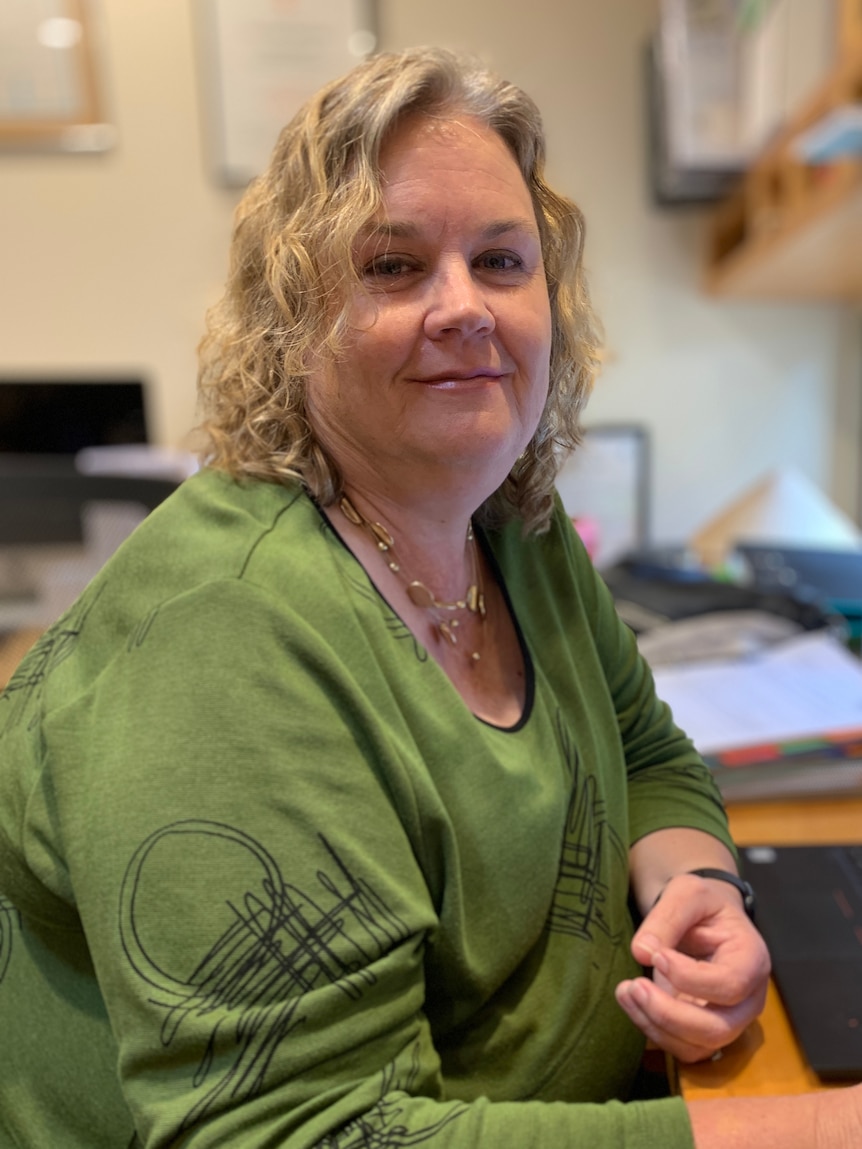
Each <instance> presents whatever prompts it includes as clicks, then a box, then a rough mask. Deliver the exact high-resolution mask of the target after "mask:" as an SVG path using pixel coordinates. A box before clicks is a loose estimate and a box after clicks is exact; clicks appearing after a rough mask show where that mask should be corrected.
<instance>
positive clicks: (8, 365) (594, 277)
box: [0, 0, 862, 541]
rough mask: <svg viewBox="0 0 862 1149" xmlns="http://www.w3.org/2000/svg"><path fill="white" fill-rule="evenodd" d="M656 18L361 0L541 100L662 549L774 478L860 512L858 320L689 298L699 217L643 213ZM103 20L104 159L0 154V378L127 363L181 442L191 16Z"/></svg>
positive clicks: (618, 5) (496, 4) (552, 8)
mask: <svg viewBox="0 0 862 1149" xmlns="http://www.w3.org/2000/svg"><path fill="white" fill-rule="evenodd" d="M202 2H205V0H202ZM656 8H657V0H603V2H602V3H601V4H596V3H593V2H591V0H532V2H531V3H530V4H529V5H526V6H525V5H524V4H523V2H522V0H517V2H516V0H472V2H471V3H469V4H467V3H464V0H435V3H434V4H433V5H430V4H420V3H414V2H410V0H378V11H379V21H380V30H381V37H382V45H383V46H384V47H387V48H399V47H402V46H406V45H410V44H418V43H429V42H438V43H444V44H448V45H451V46H455V47H462V48H467V49H469V50H471V51H474V52H477V53H479V54H480V55H482V56H483V57H484V58H485V59H487V60H488V61H489V62H491V63H492V64H493V65H494V66H495V67H497V68H498V69H499V70H501V71H503V72H505V73H507V74H508V75H509V76H510V77H511V78H512V79H514V80H516V81H517V82H519V83H521V84H522V85H523V86H524V87H525V88H527V90H528V91H530V92H531V93H532V94H533V95H534V96H535V98H536V99H537V101H538V103H539V104H540V106H541V107H542V109H543V111H544V113H545V117H546V125H547V132H548V139H549V154H550V175H551V178H552V180H553V181H554V182H555V183H556V184H558V185H559V186H561V187H562V188H563V189H564V190H565V191H566V192H568V193H569V194H570V195H572V196H574V197H575V198H576V199H577V200H578V201H579V202H580V203H581V205H582V206H583V208H584V210H585V212H586V216H587V220H588V228H589V238H588V248H587V259H588V265H589V269H590V274H591V281H592V284H593V290H594V295H595V298H596V302H597V304H598V307H599V310H600V312H601V314H602V316H603V318H604V321H605V327H606V331H607V337H608V344H609V351H610V357H609V363H608V366H607V368H606V370H605V372H604V374H603V376H602V379H601V380H600V382H599V384H598V387H597V390H596V393H595V395H594V398H593V400H592V402H591V405H590V409H589V412H588V415H589V418H590V419H591V420H592V421H603V420H607V419H625V420H639V421H643V422H645V423H646V424H647V425H648V426H649V427H650V429H651V431H652V435H653V442H654V452H655V461H654V477H655V499H654V513H653V530H654V535H655V536H656V538H657V539H659V540H662V541H664V540H671V539H679V538H682V537H685V536H686V535H687V534H689V533H690V532H691V530H692V529H693V528H694V527H695V526H697V525H698V524H699V523H700V522H702V521H703V519H704V518H705V517H706V516H707V515H709V514H711V513H712V512H713V511H714V510H716V509H717V508H719V507H720V506H722V505H723V504H724V503H725V502H726V501H728V500H729V499H730V498H731V497H732V496H733V495H734V494H736V493H737V492H738V491H739V490H741V489H742V488H743V487H745V486H747V485H748V484H749V483H751V482H752V481H754V479H755V478H757V477H758V476H759V475H760V474H761V473H762V472H763V471H764V470H766V469H768V468H771V467H774V466H778V465H792V466H795V467H797V468H799V469H800V470H801V471H803V472H804V473H805V474H807V475H808V476H809V477H810V478H811V479H813V480H814V481H815V482H816V483H818V484H819V485H820V486H821V487H823V489H825V490H826V491H827V492H828V493H830V494H831V495H832V497H833V498H834V499H835V500H836V501H837V502H838V503H839V505H841V506H843V507H844V508H845V509H846V510H849V511H850V512H851V513H853V514H856V515H857V516H858V514H859V508H858V506H857V502H856V500H857V487H858V470H857V467H858V422H859V412H858V406H859V404H858V399H857V396H858V383H857V379H858V376H859V374H860V373H862V365H860V352H859V331H858V328H859V323H858V316H856V315H854V314H852V313H850V312H849V311H847V310H846V309H842V308H837V307H825V306H796V305H786V304H783V305H774V306H773V305H768V304H760V303H756V304H752V303H735V302H727V301H714V300H710V299H706V298H704V297H703V296H702V295H701V294H700V293H699V266H700V261H701V249H702V246H703V242H704V218H703V216H702V214H701V213H700V212H692V211H688V212H682V213H679V212H676V213H672V214H668V213H660V212H657V211H656V210H654V209H653V208H652V207H651V205H650V202H649V195H648V189H647V187H646V181H645V175H644V172H645V136H644V123H645V111H644V99H643V51H644V46H645V43H646V40H647V38H648V35H649V32H650V30H651V28H652V27H653V24H654V20H655V13H656ZM98 9H99V10H100V11H101V13H102V21H101V23H102V26H103V35H104V53H103V56H104V62H105V76H106V80H107V84H108V94H109V103H110V110H111V113H112V119H113V120H114V122H115V123H116V125H117V128H118V131H119V142H118V146H117V148H116V149H115V150H114V151H112V152H111V153H108V154H106V155H103V156H63V157H59V156H50V155H38V156H21V155H17V156H8V155H7V156H3V157H0V251H2V253H3V267H4V275H3V276H2V277H0V370H3V371H7V372H8V371H12V370H17V369H22V368H33V369H36V368H42V369H51V368H54V369H58V370H60V369H67V368H71V369H78V368H81V369H83V368H94V367H96V368H98V367H104V368H106V369H108V368H123V369H129V368H132V369H136V368H140V369H142V370H144V371H146V372H147V374H149V375H150V376H151V377H152V379H153V380H154V382H155V385H156V395H157V403H156V410H155V416H156V426H157V431H158V435H159V437H160V439H161V440H162V441H164V442H167V443H178V442H181V441H182V440H183V438H184V436H185V435H186V433H187V432H188V430H189V428H190V427H191V426H192V424H193V422H194V375H195V366H194V347H195V344H196V343H197V340H198V338H199V337H200V334H201V331H202V316H203V311H204V309H205V307H206V305H207V304H208V303H209V302H211V301H212V300H213V299H214V298H215V297H216V295H217V293H218V290H219V285H220V283H221V280H222V278H223V275H224V269H225V265H226V249H227V243H228V237H229V232H230V218H231V212H232V209H233V206H234V204H235V202H236V198H237V195H236V193H235V192H233V191H229V190H226V189H223V188H219V187H217V186H216V185H215V183H214V182H213V181H212V179H211V178H210V175H209V172H208V170H207V160H206V155H205V151H204V142H203V137H202V131H201V108H200V99H199V86H198V81H197V59H196V46H197V37H196V26H195V21H194V18H193V5H192V3H191V2H190V0H186V2H179V0H147V4H146V5H144V4H129V3H128V0H101V3H100V4H99V5H98Z"/></svg>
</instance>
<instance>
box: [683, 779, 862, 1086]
mask: <svg viewBox="0 0 862 1149" xmlns="http://www.w3.org/2000/svg"><path fill="white" fill-rule="evenodd" d="M728 815H729V817H730V828H731V831H732V833H733V836H734V839H735V840H736V843H737V845H739V846H753V845H760V844H765V845H772V846H778V845H790V846H801V845H810V844H815V843H827V844H828V843H829V842H862V797H859V798H856V797H853V798H835V799H813V798H808V799H805V800H800V801H787V802H763V803H751V804H748V805H740V806H731V807H729V809H728ZM677 1079H678V1085H679V1089H680V1091H681V1092H682V1094H683V1095H684V1096H685V1097H686V1098H687V1099H689V1100H690V1099H692V1098H703V1097H722V1096H723V1097H751V1096H766V1095H769V1096H775V1095H780V1094H788V1093H808V1092H810V1091H811V1090H813V1089H822V1088H823V1084H822V1083H821V1082H820V1080H819V1078H818V1077H817V1076H816V1075H815V1074H814V1073H812V1071H811V1070H810V1069H809V1068H808V1065H807V1064H806V1062H805V1059H804V1058H803V1056H802V1053H801V1051H800V1049H799V1045H798V1043H797V1041H796V1038H795V1037H794V1035H793V1031H792V1030H791V1028H790V1023H789V1022H788V1020H787V1015H786V1014H785V1012H784V1007H783V1005H782V1003H781V999H780V997H779V996H778V991H777V990H776V988H775V985H774V983H772V982H770V985H769V993H768V996H767V1000H766V1007H765V1009H764V1011H763V1014H762V1015H761V1017H760V1019H759V1020H758V1021H757V1022H755V1024H753V1025H751V1026H749V1028H748V1031H747V1032H746V1033H745V1034H743V1036H742V1037H741V1038H739V1040H738V1041H735V1042H734V1043H733V1045H731V1046H729V1047H728V1048H727V1049H726V1050H725V1051H724V1053H723V1054H722V1056H721V1058H720V1059H719V1060H718V1061H707V1062H702V1063H700V1064H698V1065H685V1066H683V1065H681V1066H679V1067H678V1069H677Z"/></svg>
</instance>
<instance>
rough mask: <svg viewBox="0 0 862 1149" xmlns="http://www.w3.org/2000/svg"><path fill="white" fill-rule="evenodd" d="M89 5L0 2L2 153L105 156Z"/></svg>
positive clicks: (107, 140)
mask: <svg viewBox="0 0 862 1149" xmlns="http://www.w3.org/2000/svg"><path fill="white" fill-rule="evenodd" d="M94 39H95V37H94V32H93V27H92V22H91V19H90V14H89V12H88V4H87V2H86V0H4V2H3V3H2V4H0V148H5V149H19V148H21V149H36V150H49V151H53V150H59V151H104V150H105V149H106V148H108V147H110V146H111V144H112V143H113V140H114V129H113V127H112V126H111V125H110V124H107V123H105V122H104V115H103V110H102V106H101V100H100V92H99V84H98V79H97V71H96V66H95V45H94Z"/></svg>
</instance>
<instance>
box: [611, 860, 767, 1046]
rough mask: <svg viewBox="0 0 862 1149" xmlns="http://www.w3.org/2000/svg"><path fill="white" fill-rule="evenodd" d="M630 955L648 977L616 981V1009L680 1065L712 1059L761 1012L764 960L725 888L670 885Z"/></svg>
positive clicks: (685, 879)
mask: <svg viewBox="0 0 862 1149" xmlns="http://www.w3.org/2000/svg"><path fill="white" fill-rule="evenodd" d="M632 953H633V954H634V956H635V958H636V959H637V960H638V961H639V962H640V963H641V965H644V966H651V967H652V969H653V977H652V979H649V978H647V977H637V978H633V979H631V980H629V981H623V982H620V984H619V985H618V986H617V989H616V998H617V1002H618V1003H619V1005H620V1006H621V1007H622V1009H624V1010H625V1012H626V1013H627V1014H628V1015H629V1017H630V1018H631V1019H632V1021H633V1022H634V1023H635V1025H636V1026H637V1027H638V1028H639V1029H640V1030H642V1031H643V1033H645V1034H646V1036H647V1037H648V1038H649V1039H650V1040H651V1041H653V1042H655V1044H656V1045H658V1046H660V1047H661V1048H662V1049H665V1050H667V1051H668V1052H669V1053H671V1054H673V1056H674V1057H676V1058H678V1059H679V1060H680V1061H702V1060H704V1059H705V1058H708V1057H711V1056H713V1055H714V1054H715V1053H716V1051H718V1050H720V1049H722V1048H723V1047H724V1046H726V1045H729V1044H730V1042H732V1041H733V1040H734V1039H735V1038H737V1037H739V1035H740V1034H741V1033H742V1032H743V1031H744V1030H745V1028H746V1026H747V1025H748V1024H749V1022H751V1021H753V1020H754V1018H755V1017H757V1015H758V1014H759V1013H760V1011H761V1010H762V1009H763V1004H764V1001H765V999H766V987H767V982H768V980H769V971H770V962H769V953H768V951H767V949H766V944H765V942H764V941H763V938H762V937H761V936H760V934H759V933H758V931H757V930H756V929H755V928H754V926H753V925H752V923H751V921H750V920H749V918H748V917H747V915H746V913H745V910H744V909H743V906H742V900H741V898H740V896H739V893H738V892H737V891H736V890H735V889H733V887H732V886H728V885H727V884H726V883H722V882H718V881H715V880H713V879H708V878H701V877H697V876H695V875H693V874H680V875H678V876H677V877H675V878H672V879H671V881H669V882H668V884H667V885H666V886H665V888H664V890H663V892H662V895H661V897H660V898H659V900H658V901H657V902H656V903H655V905H654V906H653V907H652V909H651V910H650V911H649V912H648V913H647V915H646V916H645V918H644V920H643V922H642V924H641V926H640V928H639V929H638V931H637V932H636V934H635V936H634V938H633V940H632Z"/></svg>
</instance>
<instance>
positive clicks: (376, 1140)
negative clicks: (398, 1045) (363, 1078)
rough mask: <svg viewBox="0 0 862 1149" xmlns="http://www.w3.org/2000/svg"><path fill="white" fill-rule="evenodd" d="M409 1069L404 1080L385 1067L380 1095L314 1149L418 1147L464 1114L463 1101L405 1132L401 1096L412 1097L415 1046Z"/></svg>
mask: <svg viewBox="0 0 862 1149" xmlns="http://www.w3.org/2000/svg"><path fill="white" fill-rule="evenodd" d="M411 1062H412V1063H411V1066H410V1069H409V1070H408V1072H407V1074H406V1077H401V1076H400V1075H399V1074H398V1073H397V1072H396V1069H395V1066H394V1065H391V1064H390V1065H387V1066H386V1068H385V1069H384V1070H383V1072H382V1074H381V1078H382V1081H381V1087H380V1096H379V1098H378V1100H377V1101H376V1102H375V1103H374V1105H373V1106H372V1107H371V1109H369V1110H368V1112H367V1113H363V1114H362V1115H361V1116H360V1117H356V1118H354V1119H353V1120H352V1121H349V1122H348V1123H347V1124H346V1125H345V1126H344V1128H343V1129H340V1130H339V1131H338V1132H337V1133H330V1134H329V1135H328V1136H326V1137H324V1138H323V1140H322V1141H319V1142H318V1143H317V1145H316V1146H315V1149H409V1147H410V1146H411V1145H421V1144H422V1142H423V1141H430V1139H431V1138H432V1137H433V1136H434V1135H435V1134H436V1133H439V1132H440V1130H441V1129H442V1128H443V1127H444V1126H446V1125H448V1124H449V1122H450V1121H454V1120H455V1118H456V1117H460V1116H461V1114H462V1113H464V1112H466V1110H467V1105H466V1103H464V1102H460V1103H459V1104H456V1105H453V1106H451V1108H448V1109H447V1110H446V1111H445V1112H444V1113H443V1116H442V1117H440V1118H439V1120H437V1121H435V1122H433V1123H432V1124H431V1125H423V1126H417V1127H416V1128H415V1129H409V1128H408V1127H407V1126H406V1125H405V1124H404V1097H405V1094H407V1095H408V1096H409V1095H410V1094H412V1092H413V1087H414V1084H415V1082H416V1079H417V1077H418V1076H419V1043H418V1042H416V1043H415V1045H414V1046H413V1049H412V1051H411Z"/></svg>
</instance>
